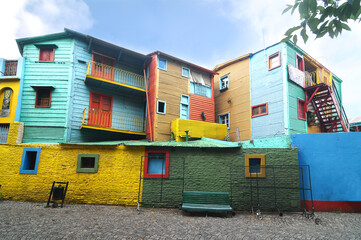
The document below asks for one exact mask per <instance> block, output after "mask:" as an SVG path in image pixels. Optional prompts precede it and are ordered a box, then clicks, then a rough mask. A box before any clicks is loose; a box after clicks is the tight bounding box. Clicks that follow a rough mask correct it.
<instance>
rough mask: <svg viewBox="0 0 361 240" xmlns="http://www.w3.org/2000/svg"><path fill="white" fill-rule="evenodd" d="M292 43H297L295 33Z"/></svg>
mask: <svg viewBox="0 0 361 240" xmlns="http://www.w3.org/2000/svg"><path fill="white" fill-rule="evenodd" d="M293 43H294V44H295V45H296V44H297V35H294V36H293Z"/></svg>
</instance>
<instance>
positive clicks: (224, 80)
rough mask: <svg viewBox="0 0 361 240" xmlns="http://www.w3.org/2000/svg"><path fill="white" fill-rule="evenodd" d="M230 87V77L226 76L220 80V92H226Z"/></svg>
mask: <svg viewBox="0 0 361 240" xmlns="http://www.w3.org/2000/svg"><path fill="white" fill-rule="evenodd" d="M228 86H229V75H225V76H223V77H221V79H220V80H219V90H225V89H228Z"/></svg>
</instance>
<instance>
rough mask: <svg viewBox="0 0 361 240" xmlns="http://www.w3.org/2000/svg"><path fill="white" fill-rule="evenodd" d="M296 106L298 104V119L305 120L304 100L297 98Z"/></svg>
mask: <svg viewBox="0 0 361 240" xmlns="http://www.w3.org/2000/svg"><path fill="white" fill-rule="evenodd" d="M297 106H298V119H301V120H306V111H305V110H304V108H305V101H303V100H302V99H299V98H298V99H297Z"/></svg>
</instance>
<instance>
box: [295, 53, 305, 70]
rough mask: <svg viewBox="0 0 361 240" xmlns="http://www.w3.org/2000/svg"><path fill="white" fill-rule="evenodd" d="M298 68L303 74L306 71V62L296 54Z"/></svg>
mask: <svg viewBox="0 0 361 240" xmlns="http://www.w3.org/2000/svg"><path fill="white" fill-rule="evenodd" d="M296 67H297V68H298V69H299V70H301V71H302V72H304V71H305V62H304V60H303V57H301V56H300V55H298V54H297V53H296Z"/></svg>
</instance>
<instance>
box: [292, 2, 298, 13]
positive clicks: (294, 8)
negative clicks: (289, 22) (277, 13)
mask: <svg viewBox="0 0 361 240" xmlns="http://www.w3.org/2000/svg"><path fill="white" fill-rule="evenodd" d="M299 4H300V3H299V2H297V3H295V5H293V8H292V11H291V14H293V13H294V11H295V10H296V8H297V7H298V5H299Z"/></svg>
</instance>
